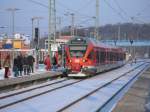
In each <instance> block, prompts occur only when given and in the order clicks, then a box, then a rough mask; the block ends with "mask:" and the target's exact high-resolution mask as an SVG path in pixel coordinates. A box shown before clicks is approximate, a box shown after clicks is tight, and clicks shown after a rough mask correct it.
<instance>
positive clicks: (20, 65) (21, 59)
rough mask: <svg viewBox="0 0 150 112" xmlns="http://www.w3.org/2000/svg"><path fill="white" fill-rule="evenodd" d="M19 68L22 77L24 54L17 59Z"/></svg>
mask: <svg viewBox="0 0 150 112" xmlns="http://www.w3.org/2000/svg"><path fill="white" fill-rule="evenodd" d="M17 68H18V71H19V73H20V76H22V71H23V57H22V54H20V55H18V57H17Z"/></svg>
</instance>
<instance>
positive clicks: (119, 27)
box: [118, 23, 120, 41]
mask: <svg viewBox="0 0 150 112" xmlns="http://www.w3.org/2000/svg"><path fill="white" fill-rule="evenodd" d="M118 41H120V23H119V24H118Z"/></svg>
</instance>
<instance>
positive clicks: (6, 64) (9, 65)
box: [3, 54, 11, 78]
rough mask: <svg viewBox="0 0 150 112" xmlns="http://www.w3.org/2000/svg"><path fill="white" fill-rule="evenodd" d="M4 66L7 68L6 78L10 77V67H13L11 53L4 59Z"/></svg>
mask: <svg viewBox="0 0 150 112" xmlns="http://www.w3.org/2000/svg"><path fill="white" fill-rule="evenodd" d="M3 67H4V68H5V74H4V78H9V75H10V70H9V68H10V67H11V62H10V55H9V54H8V55H7V56H6V58H5V60H4V63H3Z"/></svg>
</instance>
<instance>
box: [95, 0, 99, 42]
mask: <svg viewBox="0 0 150 112" xmlns="http://www.w3.org/2000/svg"><path fill="white" fill-rule="evenodd" d="M98 27H99V0H96V19H95V37H96V39H99V40H100V37H99V31H98Z"/></svg>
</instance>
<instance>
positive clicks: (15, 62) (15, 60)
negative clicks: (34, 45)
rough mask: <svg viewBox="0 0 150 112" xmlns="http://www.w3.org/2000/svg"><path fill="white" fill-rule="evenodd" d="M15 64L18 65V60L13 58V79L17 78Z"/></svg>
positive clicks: (17, 73)
mask: <svg viewBox="0 0 150 112" xmlns="http://www.w3.org/2000/svg"><path fill="white" fill-rule="evenodd" d="M17 64H18V59H17V57H15V58H14V63H13V72H14V76H15V77H18V76H19V72H18V67H17Z"/></svg>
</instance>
